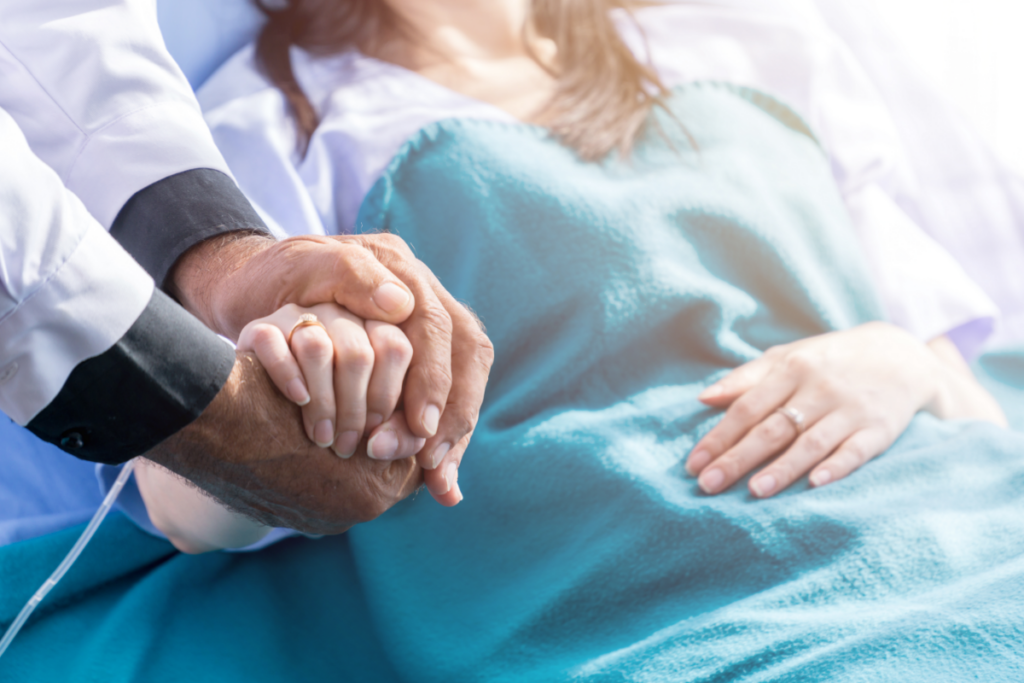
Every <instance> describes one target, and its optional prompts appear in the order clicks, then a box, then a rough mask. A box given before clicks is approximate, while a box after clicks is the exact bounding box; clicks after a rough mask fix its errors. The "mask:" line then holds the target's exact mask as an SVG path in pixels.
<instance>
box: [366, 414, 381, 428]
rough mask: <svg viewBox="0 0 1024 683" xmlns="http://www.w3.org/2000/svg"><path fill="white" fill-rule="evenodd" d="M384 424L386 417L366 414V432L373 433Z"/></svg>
mask: <svg viewBox="0 0 1024 683" xmlns="http://www.w3.org/2000/svg"><path fill="white" fill-rule="evenodd" d="M382 422H384V416H383V415H381V414H380V413H367V414H366V431H368V432H369V431H372V430H374V429H376V428H377V427H378V426H380V424H381V423H382Z"/></svg>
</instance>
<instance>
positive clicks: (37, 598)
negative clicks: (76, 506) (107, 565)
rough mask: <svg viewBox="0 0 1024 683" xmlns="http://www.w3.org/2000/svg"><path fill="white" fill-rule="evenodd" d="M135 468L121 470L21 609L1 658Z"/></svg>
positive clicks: (0, 643)
mask: <svg viewBox="0 0 1024 683" xmlns="http://www.w3.org/2000/svg"><path fill="white" fill-rule="evenodd" d="M134 467H135V461H134V460H130V461H128V463H127V464H125V466H124V467H123V468H122V469H121V473H120V474H119V475H118V477H117V479H116V480H115V481H114V485H113V486H111V487H110V491H108V492H107V497H106V498H104V499H103V502H102V503H101V504H100V507H99V509H98V510H97V511H96V514H94V515H93V516H92V520H91V521H90V522H89V526H87V527H85V531H83V532H82V535H81V536H79V537H78V540H77V541H76V542H75V545H74V547H72V548H71V551H70V552H69V553H68V554H67V556H66V557H65V558H64V561H63V562H61V563H60V566H58V567H57V569H56V570H55V571H54V572H53V574H51V575H50V578H48V579H47V580H46V581H45V582H44V583H43V585H42V586H40V587H39V590H37V591H36V592H35V595H33V596H32V597H31V599H29V601H28V602H27V603H25V606H24V607H22V608H21V612H19V613H18V617H17V618H16V619H15V620H14V622H13V623H12V624H11V626H10V628H8V629H7V632H6V633H4V637H3V640H0V657H3V654H4V652H6V651H7V648H8V647H9V646H10V644H11V641H12V640H14V636H16V635H18V631H20V630H21V627H22V626H24V625H25V622H26V621H28V618H29V617H30V616H31V615H32V612H34V611H35V609H36V607H37V606H38V605H39V603H40V602H42V601H43V598H45V597H46V594H47V593H49V592H50V591H51V590H53V587H54V586H56V585H57V583H58V582H59V581H60V580H61V579H62V578H64V575H65V574H67V572H68V570H69V569H71V565H73V564H74V563H75V560H77V559H78V556H79V555H81V554H82V550H84V549H85V546H86V545H88V544H89V541H90V540H91V539H92V537H93V534H95V533H96V529H97V528H98V527H99V525H100V522H102V521H103V518H104V517H106V516H107V513H108V512H110V508H111V507H113V505H114V501H115V500H117V494H119V493H121V489H122V488H124V484H125V482H126V481H128V477H129V476H131V473H132V469H133V468H134Z"/></svg>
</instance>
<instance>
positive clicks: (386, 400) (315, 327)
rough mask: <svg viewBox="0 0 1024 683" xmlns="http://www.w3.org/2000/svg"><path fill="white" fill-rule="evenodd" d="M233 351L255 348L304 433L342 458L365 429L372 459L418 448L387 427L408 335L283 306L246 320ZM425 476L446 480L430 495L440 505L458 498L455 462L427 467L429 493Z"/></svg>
mask: <svg viewBox="0 0 1024 683" xmlns="http://www.w3.org/2000/svg"><path fill="white" fill-rule="evenodd" d="M238 349H239V350H240V351H253V352H255V353H256V357H257V358H258V359H259V361H260V363H261V364H262V365H263V367H264V368H266V370H267V372H268V373H269V375H270V378H271V380H272V381H273V382H274V384H275V386H277V388H278V389H279V390H280V391H281V393H283V394H284V395H285V396H287V397H288V398H290V399H291V400H292V401H293V402H294V403H296V404H297V405H298V406H300V407H301V408H302V415H303V421H304V423H305V427H306V434H307V435H308V436H309V439H310V441H312V442H314V443H316V444H317V445H319V446H320V447H321V448H330V449H331V450H333V451H334V452H335V453H336V454H337V455H339V456H340V457H342V458H349V457H351V456H352V454H353V453H354V452H355V450H356V446H357V445H358V444H359V442H360V440H361V439H362V438H363V435H364V434H365V435H366V438H367V444H366V453H367V455H368V456H369V457H370V458H372V459H374V460H395V459H399V458H407V457H409V456H411V455H414V454H416V453H418V452H419V451H421V450H422V449H423V444H424V442H425V441H426V440H425V439H423V438H422V437H419V438H413V439H412V440H411V442H407V441H403V440H402V438H401V437H402V434H404V433H406V432H407V431H408V428H407V427H406V428H405V429H399V430H397V431H396V430H395V429H394V428H393V426H392V425H391V424H390V421H391V417H392V415H393V414H394V412H395V409H396V408H397V407H398V406H399V400H400V397H401V394H402V384H403V382H404V381H405V375H406V370H407V369H408V368H409V361H410V360H411V358H412V347H411V345H410V344H409V340H408V339H406V337H405V335H404V334H403V333H402V331H401V330H400V329H399V328H397V327H395V326H394V325H390V324H388V323H382V322H378V321H375V320H367V321H363V320H362V319H360V318H357V317H356V316H354V315H352V314H351V313H349V312H348V311H346V310H345V309H344V308H342V307H341V306H338V305H337V304H319V305H317V306H313V307H310V308H304V307H301V306H296V305H295V304H287V305H285V306H283V307H282V308H280V309H278V310H277V311H275V312H274V313H273V314H271V315H269V316H267V317H266V318H258V319H257V320H254V321H253V322H251V323H249V324H248V325H246V326H245V327H244V328H243V329H242V333H241V335H240V336H239V338H238ZM402 419H403V426H404V415H403V417H402ZM410 448H411V450H410ZM432 478H434V479H436V478H441V479H442V483H443V484H444V485H445V486H444V489H445V490H444V491H442V492H441V493H437V494H434V497H435V498H436V499H437V500H438V501H439V502H441V503H442V504H444V505H454V504H457V503H458V502H460V501H461V500H462V492H461V490H460V489H459V485H458V469H457V467H450V466H449V467H447V468H438V469H435V470H428V471H427V473H426V474H425V480H426V483H427V485H428V488H430V489H432V490H433V489H436V488H438V487H437V486H436V482H433V481H431V479H432ZM432 484H433V485H432Z"/></svg>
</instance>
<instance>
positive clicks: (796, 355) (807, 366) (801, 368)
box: [785, 351, 817, 376]
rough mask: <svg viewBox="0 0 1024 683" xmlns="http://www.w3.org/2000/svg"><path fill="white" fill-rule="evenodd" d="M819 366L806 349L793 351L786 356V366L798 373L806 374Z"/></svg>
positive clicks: (788, 369)
mask: <svg viewBox="0 0 1024 683" xmlns="http://www.w3.org/2000/svg"><path fill="white" fill-rule="evenodd" d="M816 367H817V362H816V360H815V359H814V358H813V357H812V356H811V355H810V354H808V353H807V352H806V351H793V352H791V353H789V354H788V355H787V356H786V360H785V368H786V370H787V371H789V372H791V373H793V374H796V375H800V376H802V375H806V374H808V373H810V372H813V371H814V370H815V368H816Z"/></svg>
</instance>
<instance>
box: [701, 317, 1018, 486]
mask: <svg viewBox="0 0 1024 683" xmlns="http://www.w3.org/2000/svg"><path fill="white" fill-rule="evenodd" d="M700 399H701V401H703V402H705V403H707V404H708V405H711V406H715V407H721V408H726V407H728V410H727V411H726V414H725V417H724V418H723V419H722V421H721V422H720V423H719V424H718V425H717V426H716V427H715V428H714V429H712V430H711V431H710V432H708V434H707V435H706V436H705V437H704V438H703V439H701V440H700V442H698V443H697V445H696V446H695V447H694V449H693V451H692V452H691V453H690V456H689V459H688V461H687V464H686V467H687V470H689V471H690V473H691V474H693V475H699V480H698V482H699V484H700V487H701V488H702V489H703V490H704V491H705V492H706V493H709V494H715V493H719V492H721V491H724V490H725V489H727V488H729V487H730V486H732V485H733V484H734V483H735V482H736V481H738V480H739V479H741V478H742V477H744V476H745V475H746V474H748V473H749V472H751V471H752V470H754V469H755V468H756V467H759V466H760V465H762V464H764V463H766V462H769V461H771V462H770V464H769V465H768V466H767V467H765V468H764V470H762V471H761V472H759V473H758V474H757V475H755V476H754V477H753V478H751V480H750V491H751V493H753V494H754V495H755V496H757V497H759V498H765V497H768V496H771V495H773V494H775V493H777V492H779V491H781V490H783V489H785V488H786V487H787V486H789V485H790V484H792V483H793V482H794V481H796V480H797V479H798V478H800V477H801V476H803V475H804V474H805V473H807V472H810V473H811V474H810V482H811V484H812V485H815V486H823V485H825V484H828V483H829V482H833V481H836V480H838V479H841V478H843V477H845V476H847V475H848V474H850V473H851V472H853V471H854V470H855V469H857V468H858V467H860V466H861V465H863V464H864V463H866V462H867V461H868V460H870V459H872V458H874V457H875V456H876V455H878V454H880V453H882V452H883V451H885V450H886V449H887V448H888V447H889V446H891V445H892V443H893V442H894V441H895V440H896V439H897V438H898V437H899V436H900V434H902V433H903V431H904V430H905V429H906V428H907V425H908V424H910V420H911V418H913V416H914V415H915V414H916V413H917V412H918V411H919V410H928V411H930V412H932V413H934V414H935V415H937V416H938V417H941V418H944V419H953V418H976V419H982V420H988V421H990V422H994V423H996V424H1000V425H1002V426H1005V425H1006V418H1005V417H1004V416H1003V413H1002V410H1001V409H1000V408H999V405H998V403H996V401H995V400H994V399H993V398H992V397H991V396H990V395H989V394H988V392H986V391H985V390H984V389H983V388H982V387H981V386H980V385H979V384H978V383H977V382H976V381H975V379H974V377H973V376H972V375H971V373H970V369H969V368H968V367H967V365H966V364H965V363H964V362H963V359H962V358H960V356H959V352H958V351H957V350H956V347H955V346H953V345H952V343H951V342H949V341H948V340H946V339H945V338H940V339H937V340H935V341H933V342H932V343H930V344H928V345H925V344H922V343H921V342H919V341H917V340H916V339H914V338H913V337H912V336H910V335H909V334H908V333H906V332H904V331H903V330H900V329H899V328H896V327H894V326H892V325H888V324H885V323H869V324H867V325H862V326H860V327H857V328H854V329H852V330H847V331H844V332H834V333H831V334H825V335H821V336H819V337H812V338H810V339H804V340H801V341H798V342H795V343H793V344H786V345H784V346H778V347H775V348H772V349H769V350H768V351H767V352H766V353H765V354H764V356H762V357H761V358H759V359H757V360H755V361H753V362H751V363H747V364H746V365H744V366H742V367H740V368H737V369H736V370H735V371H733V372H732V373H730V374H729V375H728V376H727V377H725V378H724V379H722V380H721V381H719V382H717V383H716V384H714V385H712V386H710V387H709V388H708V389H707V390H706V391H705V392H704V393H703V394H701V396H700ZM782 408H786V409H789V415H790V416H789V417H787V415H786V414H785V413H784V412H779V409H782ZM798 422H799V423H800V424H799V425H798V424H797V423H798ZM780 453H781V455H779V454H780ZM777 455H778V457H775V456H777ZM773 458H774V460H772V459H773Z"/></svg>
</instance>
